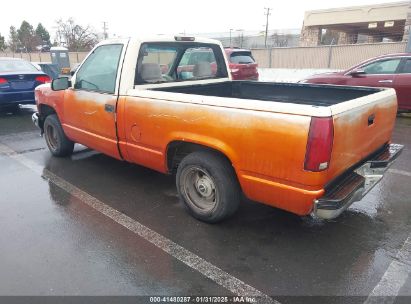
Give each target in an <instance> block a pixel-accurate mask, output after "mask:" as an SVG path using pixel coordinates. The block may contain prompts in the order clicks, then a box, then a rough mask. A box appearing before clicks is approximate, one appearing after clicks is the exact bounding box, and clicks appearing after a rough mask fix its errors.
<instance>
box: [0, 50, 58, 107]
mask: <svg viewBox="0 0 411 304" xmlns="http://www.w3.org/2000/svg"><path fill="white" fill-rule="evenodd" d="M50 81H51V79H50V77H49V76H47V75H46V74H45V73H44V72H42V71H39V70H37V69H36V67H35V66H34V65H32V64H31V63H30V62H28V61H25V60H23V59H19V58H8V57H0V107H2V108H5V107H7V108H10V109H12V110H16V109H18V105H19V104H35V101H34V89H35V88H36V87H37V86H38V85H40V84H44V83H48V82H50Z"/></svg>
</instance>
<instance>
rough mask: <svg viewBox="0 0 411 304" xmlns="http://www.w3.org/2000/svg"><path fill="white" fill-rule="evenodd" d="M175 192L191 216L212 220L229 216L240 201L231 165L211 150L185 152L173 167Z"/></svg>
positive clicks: (210, 221)
mask: <svg viewBox="0 0 411 304" xmlns="http://www.w3.org/2000/svg"><path fill="white" fill-rule="evenodd" d="M176 183H177V191H178V194H179V196H180V199H181V201H182V203H183V204H184V206H185V207H186V209H187V210H188V212H189V213H190V214H191V215H192V216H194V217H195V218H197V219H199V220H201V221H204V222H208V223H215V222H218V221H221V220H223V219H226V218H228V217H229V216H231V215H232V214H233V213H234V212H235V211H236V210H237V209H238V205H239V202H240V187H239V184H238V181H237V179H236V176H235V171H234V169H233V167H232V166H231V164H230V163H229V162H228V161H227V160H226V159H225V158H224V157H223V156H220V155H219V154H217V153H214V152H212V151H210V152H209V151H199V152H193V153H190V154H189V155H187V156H186V157H185V158H184V159H183V160H182V162H181V163H180V164H179V166H178V168H177V177H176Z"/></svg>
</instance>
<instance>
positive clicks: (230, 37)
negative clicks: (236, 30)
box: [230, 29, 233, 48]
mask: <svg viewBox="0 0 411 304" xmlns="http://www.w3.org/2000/svg"><path fill="white" fill-rule="evenodd" d="M232 31H233V29H230V48H231V32H232Z"/></svg>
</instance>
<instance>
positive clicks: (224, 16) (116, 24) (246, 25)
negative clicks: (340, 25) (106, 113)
mask: <svg viewBox="0 0 411 304" xmlns="http://www.w3.org/2000/svg"><path fill="white" fill-rule="evenodd" d="M388 2H398V0H397V1H392V0H332V1H330V0H309V1H302V0H285V1H274V0H271V1H268V0H252V1H241V0H236V1H228V0H202V1H195V0H191V1H190V0H144V1H132V0H128V1H126V0H116V1H109V2H108V1H94V0H93V1H87V0H70V1H56V0H41V1H33V0H18V1H5V3H2V16H1V18H0V34H1V35H3V36H6V40H7V39H8V33H9V28H10V26H11V25H14V26H15V27H17V28H18V27H20V24H21V22H22V21H23V20H26V21H28V22H29V23H31V24H32V25H33V26H34V27H36V26H37V24H38V23H39V22H41V23H42V24H43V25H44V26H45V27H46V28H47V29H48V30H49V32H50V34H51V36H52V41H53V39H54V34H55V33H54V32H55V29H54V26H55V22H56V20H57V19H59V18H63V19H67V18H69V17H73V18H74V20H75V21H76V22H77V23H78V24H80V25H91V26H92V27H94V28H95V30H96V32H102V31H103V29H102V28H103V21H105V22H107V25H108V33H109V36H110V37H113V36H114V37H115V36H120V37H129V36H139V35H151V34H165V35H173V34H178V33H184V32H185V33H196V34H199V33H214V32H228V31H229V29H234V30H237V29H243V30H257V31H258V30H261V31H262V30H264V28H265V16H264V8H265V7H270V8H272V14H271V16H270V17H269V18H270V19H269V28H270V29H271V30H273V29H299V28H301V26H302V23H303V20H304V12H305V11H307V10H313V9H326V8H333V7H345V6H354V5H366V4H375V3H388Z"/></svg>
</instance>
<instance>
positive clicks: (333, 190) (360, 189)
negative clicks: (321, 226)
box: [312, 144, 404, 220]
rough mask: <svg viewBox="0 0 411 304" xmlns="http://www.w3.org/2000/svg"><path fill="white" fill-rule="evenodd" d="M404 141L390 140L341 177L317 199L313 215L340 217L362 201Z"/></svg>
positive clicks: (331, 217) (382, 174)
mask: <svg viewBox="0 0 411 304" xmlns="http://www.w3.org/2000/svg"><path fill="white" fill-rule="evenodd" d="M403 148H404V146H403V145H399V144H390V145H386V146H385V147H384V149H382V150H381V151H379V152H378V153H377V154H376V155H374V156H373V157H371V158H370V159H369V160H367V161H366V162H365V163H364V164H363V165H361V166H360V167H358V168H356V169H354V170H353V171H352V172H350V173H349V174H345V175H344V176H343V177H342V178H340V179H337V181H336V182H333V183H332V184H331V185H330V186H329V187H326V193H325V195H324V196H323V197H321V198H319V199H316V200H315V201H314V208H313V212H312V215H313V216H315V217H318V218H322V219H327V220H329V219H333V218H336V217H338V216H339V215H340V214H341V213H342V212H343V211H344V210H346V209H347V208H348V207H349V206H351V204H353V203H354V202H357V201H360V200H361V199H362V198H363V197H364V196H365V195H366V194H367V193H368V192H369V191H370V190H371V189H372V188H373V187H374V186H375V185H376V184H378V182H379V181H380V180H381V179H382V177H383V176H384V173H385V172H386V171H387V170H388V168H389V167H390V166H391V165H392V163H393V162H394V160H395V159H396V158H397V157H398V156H399V155H400V154H401V151H402V149H403Z"/></svg>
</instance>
